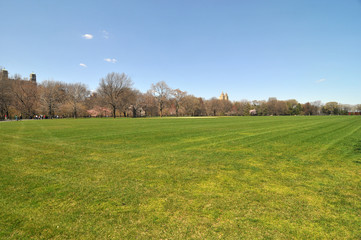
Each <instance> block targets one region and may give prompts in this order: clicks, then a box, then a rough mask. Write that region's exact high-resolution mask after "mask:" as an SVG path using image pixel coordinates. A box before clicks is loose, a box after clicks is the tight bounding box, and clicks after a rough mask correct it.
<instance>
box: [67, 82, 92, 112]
mask: <svg viewBox="0 0 361 240" xmlns="http://www.w3.org/2000/svg"><path fill="white" fill-rule="evenodd" d="M66 91H67V95H68V96H67V99H68V101H69V103H70V104H71V106H72V114H73V117H74V118H77V117H78V113H79V107H80V105H81V103H84V101H85V99H86V98H87V97H89V94H90V91H89V90H88V89H87V87H86V86H85V84H83V83H73V84H67V85H66Z"/></svg>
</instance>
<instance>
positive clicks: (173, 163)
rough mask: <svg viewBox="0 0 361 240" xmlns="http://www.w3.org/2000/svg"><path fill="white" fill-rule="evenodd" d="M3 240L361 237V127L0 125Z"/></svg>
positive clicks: (285, 123)
mask: <svg viewBox="0 0 361 240" xmlns="http://www.w3.org/2000/svg"><path fill="white" fill-rule="evenodd" d="M0 139H1V140H0V239H49V238H53V239H218V238H226V239H239V238H240V239H242V238H245V239H300V238H301V239H360V238H361V117H360V116H339V117H338V116H317V117H312V116H311V117H302V116H298V117H294V116H292V117H223V118H163V119H160V118H149V119H115V120H114V119H110V118H109V119H77V120H71V119H67V120H34V121H21V122H0Z"/></svg>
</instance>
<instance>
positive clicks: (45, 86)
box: [40, 80, 66, 117]
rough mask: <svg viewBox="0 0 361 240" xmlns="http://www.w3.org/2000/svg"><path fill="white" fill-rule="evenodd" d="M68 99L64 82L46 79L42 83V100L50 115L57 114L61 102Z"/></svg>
mask: <svg viewBox="0 0 361 240" xmlns="http://www.w3.org/2000/svg"><path fill="white" fill-rule="evenodd" d="M65 100H66V91H65V86H64V84H63V83H62V82H57V81H54V80H46V81H44V82H42V83H41V85H40V101H41V104H42V106H43V108H44V110H45V111H46V112H47V114H48V116H49V117H53V116H54V115H55V111H56V110H57V109H58V107H59V105H60V104H61V103H64V101H65Z"/></svg>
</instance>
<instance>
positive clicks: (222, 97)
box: [219, 92, 224, 100]
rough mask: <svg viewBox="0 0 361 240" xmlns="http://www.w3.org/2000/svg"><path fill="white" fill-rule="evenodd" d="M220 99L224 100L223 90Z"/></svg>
mask: <svg viewBox="0 0 361 240" xmlns="http://www.w3.org/2000/svg"><path fill="white" fill-rule="evenodd" d="M219 100H224V93H223V92H222V94H221V96H219Z"/></svg>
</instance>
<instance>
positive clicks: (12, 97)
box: [0, 72, 361, 120]
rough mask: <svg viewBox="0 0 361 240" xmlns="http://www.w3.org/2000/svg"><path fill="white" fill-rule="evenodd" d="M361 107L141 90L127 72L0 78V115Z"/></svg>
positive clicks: (161, 87)
mask: <svg viewBox="0 0 361 240" xmlns="http://www.w3.org/2000/svg"><path fill="white" fill-rule="evenodd" d="M355 111H361V104H358V105H354V106H352V105H347V104H340V103H337V102H328V103H326V104H322V103H321V101H316V102H307V103H304V104H301V103H299V102H298V101H297V100H295V99H290V100H278V99H277V98H269V99H268V100H267V101H266V100H261V101H259V100H254V101H248V100H242V101H234V102H231V101H227V100H219V99H218V98H211V99H208V100H206V99H204V98H201V97H196V96H193V95H191V94H188V93H187V92H185V91H182V90H180V89H172V88H170V87H169V86H168V85H167V84H166V83H165V82H164V81H161V82H158V83H155V84H152V85H151V87H150V89H149V90H148V91H147V92H145V93H142V92H140V91H138V90H137V89H135V88H133V81H132V80H131V79H130V77H129V76H127V75H126V74H124V73H114V72H113V73H109V74H108V75H107V76H105V77H104V78H102V79H100V82H99V86H98V88H97V89H96V91H94V92H91V91H90V90H89V89H88V88H87V86H86V85H85V84H83V83H64V82H59V81H54V80H46V81H43V82H42V83H40V84H36V83H33V82H31V81H25V80H22V78H21V76H20V75H18V74H15V75H14V76H13V77H12V78H10V79H9V80H4V79H3V80H0V119H2V120H3V119H5V118H6V117H7V118H14V116H21V117H22V118H34V116H36V115H42V116H44V115H45V116H46V118H54V117H73V118H78V117H114V118H115V117H145V116H152V117H153V116H160V117H162V116H250V115H257V116H270V115H275V116H278V115H323V114H327V115H329V114H335V115H342V114H349V112H355Z"/></svg>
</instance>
